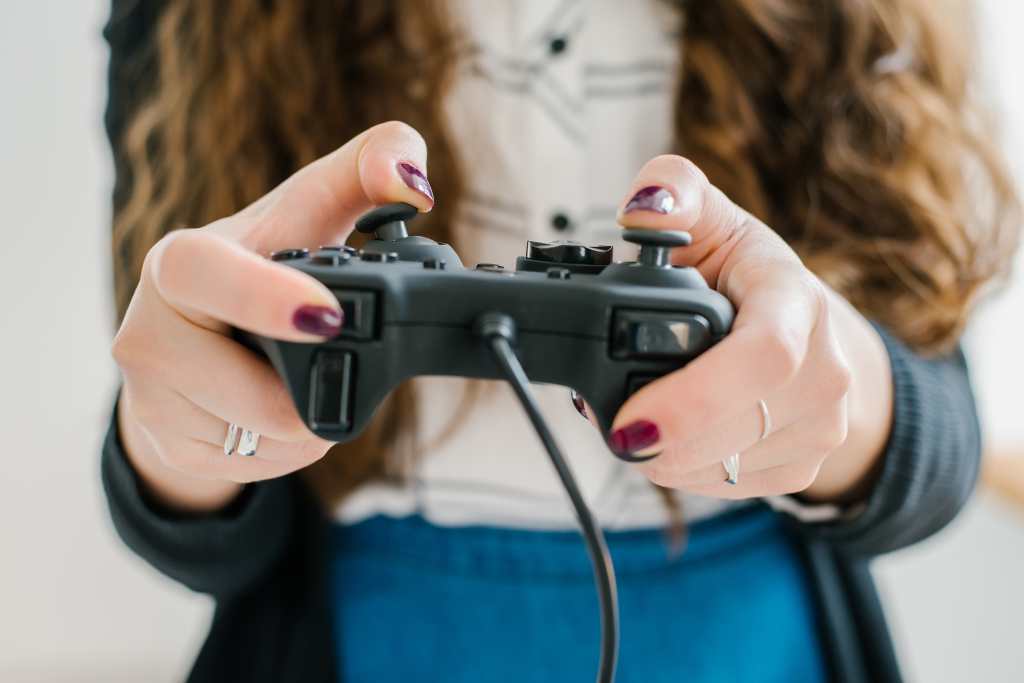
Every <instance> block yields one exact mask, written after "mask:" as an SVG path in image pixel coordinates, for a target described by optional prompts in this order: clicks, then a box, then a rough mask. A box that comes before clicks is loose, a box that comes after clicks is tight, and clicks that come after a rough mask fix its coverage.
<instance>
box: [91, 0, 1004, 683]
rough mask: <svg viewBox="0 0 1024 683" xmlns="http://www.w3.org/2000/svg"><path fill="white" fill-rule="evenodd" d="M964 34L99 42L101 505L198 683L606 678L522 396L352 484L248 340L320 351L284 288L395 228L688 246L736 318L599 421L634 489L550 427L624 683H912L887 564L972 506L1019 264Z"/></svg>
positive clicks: (513, 245)
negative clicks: (145, 567)
mask: <svg viewBox="0 0 1024 683" xmlns="http://www.w3.org/2000/svg"><path fill="white" fill-rule="evenodd" d="M963 25H964V24H963V22H962V21H961V17H957V16H953V15H952V14H949V15H942V14H940V13H938V12H935V11H934V8H933V7H931V6H928V5H927V3H923V2H916V1H913V0H892V1H890V2H882V1H881V0H877V1H875V2H845V1H844V2H836V3H812V2H802V1H799V0H788V1H780V0H772V1H768V0H733V1H731V2H717V3H701V4H699V5H694V6H693V7H692V8H691V7H688V6H686V5H680V6H676V5H675V4H672V3H664V2H658V1H655V0H650V1H649V2H648V1H645V2H638V3H616V2H611V1H610V0H609V1H606V2H593V3H581V2H574V1H573V0H565V1H564V2H560V3H554V4H552V3H547V2H516V3H512V2H499V1H495V2H488V3H479V2H469V1H468V0H461V1H457V0H452V1H450V2H446V3H441V2H436V3H426V2H424V3H398V2H381V3H359V2H346V1H343V0H336V1H334V2H313V1H312V0H306V1H301V2H300V1H293V2H288V3H275V2H269V3H267V2H264V3H258V2H252V1H251V0H231V1H225V2H219V3H207V2H202V0H165V1H163V2H155V1H154V2H145V1H140V2H128V1H125V2H115V3H114V13H113V17H112V20H111V23H110V25H109V26H108V29H107V37H108V39H109V41H110V43H111V47H112V60H111V72H110V73H111V99H110V107H109V109H108V119H107V122H108V129H109V133H110V136H111V140H112V144H113V147H114V150H115V159H116V161H117V170H118V175H117V178H118V182H117V187H116V189H115V227H114V261H115V273H116V285H117V292H118V302H119V311H120V313H121V314H122V316H123V322H122V325H121V329H120V331H119V332H118V335H117V338H116V340H115V342H114V356H115V358H116V359H117V361H118V363H119V365H120V366H121V368H122V370H123V375H124V385H123V388H122V391H121V394H120V397H119V401H118V404H117V409H116V411H115V419H114V421H113V423H112V426H111V430H110V433H109V436H108V439H107V442H106V445H105V448H104V466H103V472H104V481H105V484H106V487H107V492H108V497H109V499H110V505H111V510H112V514H113V517H114V521H115V524H116V525H117V528H118V531H119V532H120V534H121V535H122V537H123V538H124V539H125V541H126V542H127V543H128V544H129V545H130V546H131V547H132V548H133V549H134V550H136V552H138V553H139V554H140V555H142V556H143V557H145V558H146V559H147V560H149V561H150V562H151V563H153V564H154V565H155V566H156V567H157V568H158V569H159V570H160V571H162V572H164V573H166V574H167V575H169V576H171V577H172V578H175V579H177V580H179V581H181V582H182V583H184V584H185V585H187V586H189V587H191V588H193V589H194V590H198V591H202V592H205V593H209V594H211V595H213V596H214V597H215V599H216V601H217V612H216V615H215V617H214V622H213V626H212V629H211V632H210V635H209V638H208V640H207V642H206V645H205V646H204V648H203V650H202V652H201V654H200V656H199V659H198V661H197V663H196V665H195V668H194V670H193V674H192V680H196V681H205V680H225V679H227V680H268V681H269V680H300V681H333V680H339V679H341V680H348V681H360V680H371V679H372V680H376V681H381V680H399V679H408V678H413V679H417V680H442V679H443V680H450V681H459V680H524V679H525V680H557V679H571V680H579V679H586V678H588V677H591V676H592V673H593V667H594V659H595V658H596V651H597V633H596V631H597V625H596V621H597V620H596V617H597V610H596V605H594V604H593V596H592V587H591V586H590V580H591V579H590V574H589V569H588V568H587V566H586V560H585V556H584V555H583V551H582V548H581V546H580V544H579V541H578V539H576V538H575V537H573V536H572V535H571V534H569V533H568V530H571V529H572V528H573V518H572V516H571V513H570V511H569V508H568V507H567V505H566V504H565V502H564V501H563V500H562V498H561V494H560V492H559V491H558V490H557V488H556V486H557V485H556V484H555V482H554V481H553V480H552V478H551V476H550V472H548V470H547V467H546V465H545V464H543V462H542V458H541V456H540V454H539V453H537V444H536V442H535V437H534V436H533V434H532V433H531V432H530V431H529V427H528V424H527V423H526V422H525V420H524V419H523V418H522V416H521V415H520V412H519V410H518V408H517V406H516V405H515V404H514V403H513V399H512V398H511V394H510V393H509V392H508V391H507V390H506V389H505V388H504V387H500V386H490V385H487V386H480V385H479V384H467V383H466V382H464V381H461V380H451V379H440V378H425V379H422V380H418V381H416V382H414V383H412V384H411V385H410V386H406V387H403V388H401V389H400V390H398V391H396V392H395V393H394V394H393V395H392V397H391V398H390V399H389V401H388V403H387V405H386V406H385V407H384V408H383V409H382V410H381V412H380V414H379V415H378V416H377V418H376V420H375V423H374V426H373V427H372V428H371V429H370V430H368V432H367V433H366V434H364V435H363V436H362V437H361V438H359V439H358V440H356V441H355V442H353V443H350V444H345V445H341V446H333V445H332V444H330V443H327V442H325V441H323V440H321V439H319V438H317V437H315V436H313V435H312V434H311V433H310V432H309V431H308V430H307V429H306V427H305V426H304V425H303V423H302V422H301V420H300V419H299V417H298V416H297V415H296V414H295V411H294V408H293V407H292V405H291V402H290V399H289V397H288V395H287V392H286V391H285V390H284V388H283V386H282V385H281V383H280V380H279V379H278V378H277V376H276V375H275V374H274V373H273V372H272V370H271V369H270V368H269V367H268V366H267V365H266V364H265V363H264V362H262V361H261V360H260V359H258V358H256V357H254V356H252V355H250V354H249V353H248V352H246V351H244V350H243V349H242V348H241V347H239V346H237V345H236V344H235V343H234V342H232V341H231V340H230V339H229V338H228V336H227V334H228V330H229V328H230V327H231V326H236V327H241V328H245V329H249V330H253V331H255V332H258V333H261V334H265V335H269V336H273V337H278V338H281V339H289V340H295V341H319V340H322V339H325V338H329V337H331V336H333V335H335V334H337V333H338V332H339V331H340V330H341V329H343V328H344V324H345V323H344V320H343V319H342V317H341V315H340V311H339V309H338V306H337V302H336V301H335V300H334V298H333V296H332V295H331V294H330V292H329V291H328V290H326V289H325V288H324V287H322V286H320V285H319V284H318V283H316V282H315V281H312V280H310V279H309V278H306V277H304V276H302V275H300V274H298V273H296V272H295V271H292V270H289V269H287V268H285V267H283V266H281V265H279V264H275V263H273V262H271V261H269V260H266V259H265V258H263V256H264V255H266V254H268V253H270V252H272V251H274V250H277V249H283V248H286V247H296V246H306V247H310V246H316V245H317V244H325V243H336V242H341V241H344V240H345V239H346V238H347V237H348V236H349V233H350V229H351V225H352V222H353V220H354V219H355V218H356V217H357V216H358V215H359V214H360V213H362V212H364V211H366V210H368V209H369V208H371V207H373V206H374V205H378V204H382V203H387V202H395V201H404V202H408V203H410V204H413V205H414V206H416V207H417V208H418V209H419V210H420V211H421V212H423V215H421V217H420V219H419V220H418V221H417V222H416V223H415V224H414V227H413V229H414V230H415V231H417V232H420V233H425V234H429V235H431V236H433V237H435V238H436V239H439V240H443V241H449V242H453V243H454V244H455V246H456V248H457V250H458V251H459V252H460V254H461V255H462V257H463V260H464V261H465V262H467V263H475V262H478V261H483V260H487V261H498V262H502V261H504V262H506V263H507V262H509V261H511V259H512V258H513V257H514V256H515V255H517V254H518V253H520V250H521V249H522V247H523V243H524V242H525V240H526V239H527V238H531V239H557V238H560V237H570V238H573V239H577V240H580V241H583V242H596V241H605V240H613V239H615V233H614V231H613V230H614V229H610V226H611V225H612V224H613V223H614V222H616V221H617V222H618V223H619V224H620V225H621V226H626V227H629V226H634V227H636V226H641V227H649V228H656V229H685V230H689V231H690V232H691V233H692V234H693V237H694V244H693V246H692V247H691V248H688V249H684V250H680V252H681V253H677V254H676V256H675V258H676V262H677V263H678V264H689V265H696V266H697V267H698V268H699V269H700V271H701V273H702V274H703V275H704V276H705V277H706V278H707V280H708V282H709V283H710V284H711V285H712V286H714V287H716V288H718V289H719V290H720V291H722V292H723V293H724V294H726V295H727V296H728V297H729V298H730V299H731V300H732V302H733V303H734V305H735V306H736V308H737V318H736V324H735V326H734V329H733V331H732V333H731V334H730V335H729V337H728V338H727V339H726V340H724V341H723V342H722V343H720V344H719V345H718V346H716V347H715V348H714V349H713V350H711V351H709V352H708V353H706V354H705V355H704V356H702V357H701V358H700V359H698V360H696V361H694V362H692V363H691V364H690V365H688V366H687V367H686V368H684V369H682V370H680V371H679V372H677V373H673V374H672V375H669V376H667V377H666V378H664V379H662V380H659V381H657V382H654V383H652V384H650V385H649V386H647V387H645V388H644V389H643V390H642V391H640V392H638V393H636V394H635V395H634V396H632V397H631V398H630V400H629V401H628V402H627V403H626V404H625V405H624V406H623V408H622V410H621V412H620V414H619V415H618V416H617V417H616V420H615V424H614V426H613V431H612V433H611V434H609V435H607V436H608V442H609V443H610V444H612V445H613V446H614V447H615V448H616V449H618V450H620V451H622V452H628V453H631V454H639V455H650V454H660V455H658V457H655V458H653V459H651V460H649V461H647V462H646V463H644V464H640V465H626V464H624V463H621V462H619V461H617V460H616V459H614V458H612V457H611V456H610V455H609V454H608V453H607V452H606V450H605V447H604V437H603V435H600V434H598V433H597V432H596V430H594V429H593V428H592V427H591V426H590V425H589V424H588V423H587V422H585V421H582V420H580V419H579V418H578V417H577V416H575V415H574V414H570V412H571V411H573V408H572V407H570V406H569V404H568V401H567V400H566V398H565V395H564V389H562V388H538V392H539V393H540V396H541V401H542V405H543V408H544V411H545V415H546V416H547V417H548V418H549V419H551V420H552V422H553V423H554V424H555V431H556V433H557V434H558V436H559V439H560V441H561V442H562V444H563V446H565V447H566V449H567V451H568V456H569V458H570V460H571V462H572V466H573V468H574V469H575V470H576V472H577V474H578V476H579V478H580V480H581V482H582V484H583V488H584V491H585V492H586V493H587V497H588V498H589V499H590V500H591V502H592V505H593V506H594V508H595V511H596V514H597V516H598V518H599V520H600V521H601V523H602V524H603V525H604V526H605V527H606V528H607V529H608V530H609V545H610V546H611V550H612V553H613V555H614V556H615V559H616V562H617V564H618V567H619V573H620V602H621V605H622V621H623V623H622V630H623V636H622V657H621V662H620V667H619V674H620V680H640V679H643V680H787V681H790V680H826V679H832V680H896V679H898V678H899V672H898V668H897V666H896V663H895V659H894V657H893V653H892V649H891V645H890V643H889V641H888V636H887V633H886V629H885V624H884V619H883V617H882V614H881V610H880V607H879V604H878V601H877V598H876V595H875V592H874V589H873V586H872V583H871V580H870V577H869V575H868V571H867V567H866V563H867V561H868V560H869V559H870V558H871V557H872V556H874V555H877V554H880V553H883V552H886V551H889V550H893V549H897V548H901V547H904V546H906V545H908V544H911V543H914V542H916V541H919V540H921V539H923V538H925V537H926V536H928V535H930V534H932V533H934V532H935V531H937V530H938V529H940V528H941V527H943V526H944V525H945V524H946V523H947V522H948V521H949V520H950V519H951V518H952V517H953V516H954V515H955V514H956V512H957V511H958V509H959V508H960V507H961V506H962V505H963V503H964V501H965V499H966V498H967V496H968V494H969V492H970V491H971V489H972V487H973V484H974V480H975V476H976V471H977V465H978V459H979V449H980V446H979V434H978V424H977V419H976V417H975V408H974V401H973V398H972V396H971V389H970V385H969V382H968V377H967V371H966V368H965V365H964V361H963V357H962V355H961V354H960V352H959V351H958V350H957V348H956V342H957V338H958V336H959V334H960V332H961V330H962V329H963V326H964V324H965V323H966V321H967V318H968V315H969V313H970V311H971V308H972V305H973V302H974V301H975V300H976V298H977V295H978V294H979V292H981V291H982V290H983V289H984V288H985V286H986V285H987V284H988V283H990V282H991V281H992V280H993V279H994V278H996V277H997V276H999V275H1000V274H1002V273H1003V272H1004V270H1005V267H1006V263H1007V261H1008V259H1009V257H1010V255H1011V251H1012V247H1013V246H1014V241H1015V234H1014V227H1015V226H1014V224H1013V223H1012V221H1013V213H1012V210H1013V208H1014V205H1013V199H1012V197H1011V192H1010V186H1009V183H1008V181H1007V178H1006V175H1005V173H1004V170H1003V168H1002V165H1001V162H1000V161H999V159H998V158H997V156H996V155H995V153H994V152H993V151H992V149H991V148H990V146H989V144H988V143H987V142H986V140H985V139H984V137H982V136H981V135H980V134H979V133H978V132H977V130H976V129H975V127H974V126H975V123H976V119H975V118H974V117H972V115H971V110H970V108H969V103H968V101H967V97H966V91H967V77H968V75H969V72H968V70H967V68H966V67H965V65H966V64H969V59H968V56H969V54H968V53H969V51H968V49H967V41H966V40H965V38H964V36H963V35H962V34H961V31H962V27H963ZM392 119H399V120H402V121H404V122H406V123H402V124H399V123H395V122H393V121H392V122H389V123H381V122H387V121H389V120H392ZM428 150H429V159H430V163H429V168H430V180H428V179H427V159H428ZM680 155H685V158H684V157H683V156H680ZM637 169H639V171H637ZM289 176H290V177H289ZM435 191H436V200H437V205H436V208H435V206H434V202H435ZM196 226H204V227H201V228H199V229H194V230H175V229H176V228H180V227H196ZM615 229H617V228H615ZM621 256H622V254H620V257H621ZM576 403H577V405H576V409H578V410H579V411H580V412H582V413H584V414H585V413H586V408H585V406H584V405H583V404H582V403H580V402H579V401H577V402H576ZM567 415H568V416H569V418H571V421H570V419H568V418H567V417H566V416H567ZM229 425H240V426H241V427H242V428H244V429H246V430H248V431H249V432H250V435H251V434H257V433H258V434H260V435H261V438H260V440H259V443H258V446H257V447H256V449H255V450H256V452H255V455H254V456H252V457H247V458H239V457H232V456H225V455H224V450H223V443H224V441H225V434H226V432H228V431H231V430H229ZM248 445H249V446H252V445H253V444H252V443H251V440H250V443H249V444H248ZM328 452H329V455H328ZM736 453H739V454H741V455H740V461H739V464H740V469H739V472H738V477H736V481H735V482H734V483H730V482H727V481H726V479H727V476H726V473H725V471H724V470H723V467H722V461H723V460H726V461H728V459H729V456H730V455H733V454H736ZM325 455H326V457H325ZM732 474H736V472H735V471H734V472H733V473H732ZM729 478H732V477H731V475H730V477H729ZM652 484H653V485H652ZM759 500H766V501H770V502H771V504H772V506H773V508H779V509H785V510H786V512H777V511H775V510H774V509H773V508H769V507H766V506H765V505H762V504H760V503H758V502H757V501H759ZM680 517H682V519H683V521H684V522H685V525H686V529H687V534H688V536H687V542H686V545H685V548H684V549H683V550H682V552H681V553H676V554H672V553H667V552H666V547H667V546H666V543H665V536H664V529H665V528H666V527H667V526H670V525H671V524H672V520H678V519H679V518H680ZM510 654H514V655H515V656H511V657H510V656H509V655H510Z"/></svg>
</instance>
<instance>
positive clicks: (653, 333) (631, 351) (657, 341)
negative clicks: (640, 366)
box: [611, 311, 711, 359]
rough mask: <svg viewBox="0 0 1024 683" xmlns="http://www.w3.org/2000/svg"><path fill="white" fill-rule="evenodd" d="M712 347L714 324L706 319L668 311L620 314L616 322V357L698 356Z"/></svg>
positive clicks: (615, 319)
mask: <svg viewBox="0 0 1024 683" xmlns="http://www.w3.org/2000/svg"><path fill="white" fill-rule="evenodd" d="M710 345H711V324H710V323H709V322H708V321H707V319H706V318H705V317H704V316H701V315H695V314H692V313H668V312H664V311H617V312H616V313H615V318H614V320H613V322H612V349H611V350H612V355H613V356H614V357H616V358H678V359H687V358H692V357H694V356H696V355H697V354H699V353H701V352H702V351H704V350H705V349H707V348H708V347H709V346H710Z"/></svg>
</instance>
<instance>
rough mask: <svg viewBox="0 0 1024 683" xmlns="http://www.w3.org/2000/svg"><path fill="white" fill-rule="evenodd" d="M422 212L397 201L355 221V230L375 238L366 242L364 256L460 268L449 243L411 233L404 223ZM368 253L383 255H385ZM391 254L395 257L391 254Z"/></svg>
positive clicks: (457, 258) (373, 258)
mask: <svg viewBox="0 0 1024 683" xmlns="http://www.w3.org/2000/svg"><path fill="white" fill-rule="evenodd" d="M418 213H419V209H417V208H416V207H415V206H413V205H412V204H405V203H401V202H399V203H395V204H385V205H384V206H378V207H377V208H376V209H373V210H372V211H370V212H369V213H366V214H364V215H363V216H362V217H361V218H360V219H359V220H358V221H356V230H358V231H359V232H361V233H363V234H364V235H372V237H373V239H371V240H369V241H368V242H367V243H366V244H364V245H363V249H362V259H363V260H377V261H384V262H389V261H394V260H398V261H419V262H420V263H423V262H424V261H428V260H431V259H432V260H435V261H445V262H447V263H449V264H451V265H453V266H456V267H461V265H462V262H461V261H460V260H459V256H458V254H456V253H455V250H454V249H452V248H451V247H450V246H449V245H447V244H438V243H437V242H435V241H434V240H432V239H430V238H429V237H426V236H424V235H410V234H409V230H408V228H406V226H405V223H406V221H409V220H411V219H413V218H415V217H416V215H417V214H418ZM367 254H384V255H385V256H384V257H376V256H371V257H370V258H369V259H367V258H366V255H367ZM389 254H391V255H393V256H389Z"/></svg>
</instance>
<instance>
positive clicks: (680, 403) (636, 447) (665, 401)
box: [609, 283, 817, 455]
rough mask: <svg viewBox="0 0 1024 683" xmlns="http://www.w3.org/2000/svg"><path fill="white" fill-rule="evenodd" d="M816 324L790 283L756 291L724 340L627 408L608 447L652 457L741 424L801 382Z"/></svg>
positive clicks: (636, 396)
mask: <svg viewBox="0 0 1024 683" xmlns="http://www.w3.org/2000/svg"><path fill="white" fill-rule="evenodd" d="M816 319H817V312H816V308H815V306H814V303H813V302H811V301H807V300H806V297H803V298H794V296H793V289H792V288H791V287H788V286H786V285H785V283H780V284H778V285H775V286H766V287H761V288H759V289H757V290H755V291H753V292H751V293H750V294H749V296H748V297H747V298H746V300H745V301H744V304H743V305H742V306H741V308H740V310H739V312H738V314H737V318H736V324H735V325H734V327H733V331H732V332H731V333H730V334H729V335H728V336H726V337H725V339H723V340H722V341H721V342H719V343H718V344H717V345H715V346H714V347H712V348H711V349H710V350H708V351H707V352H705V353H704V354H703V355H701V356H699V357H698V358H697V359H695V360H693V361H692V362H690V363H689V364H688V365H686V366H685V367H684V368H682V369H681V370H679V371H677V372H673V373H671V374H669V375H666V376H664V377H662V378H660V379H658V380H655V381H654V382H651V383H650V384H648V385H647V386H645V387H644V388H643V389H641V390H640V391H638V392H637V393H636V394H634V395H633V396H631V397H630V398H629V400H627V401H626V403H625V405H623V406H622V409H621V410H620V411H619V414H618V415H617V416H616V418H615V421H614V422H613V424H612V432H611V434H610V436H609V443H610V444H611V446H612V447H613V448H615V449H616V450H617V451H619V452H622V453H628V454H631V455H652V454H655V453H659V452H660V451H662V450H663V449H664V448H665V446H666V445H667V444H672V443H680V442H683V441H685V440H687V439H688V438H692V436H693V435H694V434H696V433H699V432H700V431H703V430H707V429H709V428H714V426H715V425H717V424H721V423H724V422H726V421H727V420H729V419H730V418H733V417H736V416H737V415H739V414H740V413H741V412H742V411H743V410H744V409H746V408H749V406H751V405H754V404H756V403H757V401H759V400H761V399H763V398H764V397H765V396H768V395H770V394H771V393H773V392H774V391H775V390H777V389H778V388H779V387H781V386H783V385H785V384H787V383H788V382H789V381H790V380H791V379H792V378H793V377H794V375H795V374H796V372H797V370H798V369H799V368H800V366H801V365H802V363H803V359H804V357H805V355H806V353H807V344H808V339H809V337H810V334H811V331H812V330H813V329H814V326H815V324H816Z"/></svg>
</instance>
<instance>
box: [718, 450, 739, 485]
mask: <svg viewBox="0 0 1024 683" xmlns="http://www.w3.org/2000/svg"><path fill="white" fill-rule="evenodd" d="M722 467H724V468H725V474H726V477H725V483H726V484H732V485H733V486H735V485H736V484H738V483H739V481H740V454H739V453H734V454H733V455H730V456H729V457H728V458H726V459H725V460H723V461H722Z"/></svg>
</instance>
